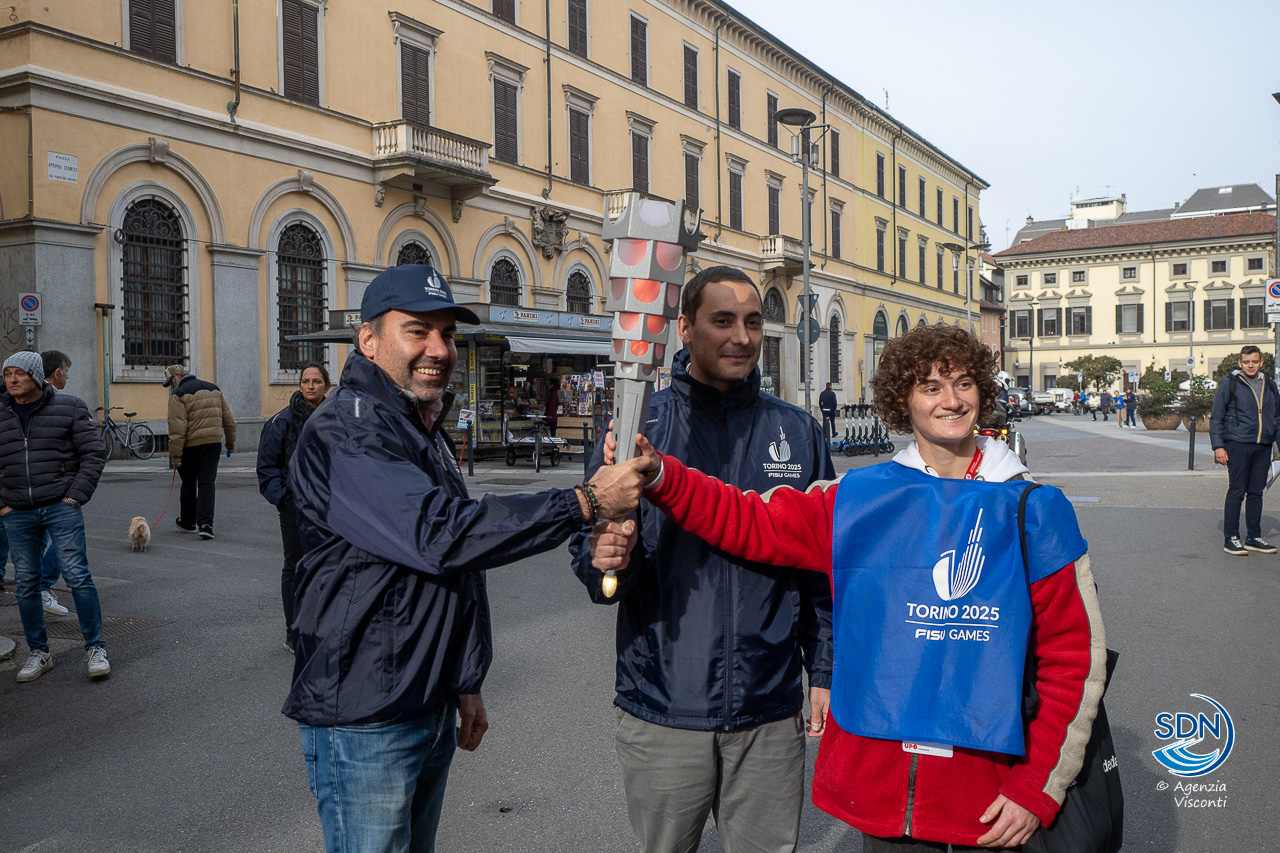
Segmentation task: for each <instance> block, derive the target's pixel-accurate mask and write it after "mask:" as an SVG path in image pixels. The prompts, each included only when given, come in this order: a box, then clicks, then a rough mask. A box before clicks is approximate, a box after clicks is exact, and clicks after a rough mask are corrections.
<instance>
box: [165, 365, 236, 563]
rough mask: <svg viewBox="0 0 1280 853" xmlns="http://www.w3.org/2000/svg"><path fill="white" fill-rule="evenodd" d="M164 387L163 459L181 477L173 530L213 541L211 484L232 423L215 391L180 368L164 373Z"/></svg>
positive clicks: (230, 442) (230, 445) (232, 434)
mask: <svg viewBox="0 0 1280 853" xmlns="http://www.w3.org/2000/svg"><path fill="white" fill-rule="evenodd" d="M164 376H165V380H164V385H165V387H166V388H168V389H169V461H170V462H171V463H172V464H173V467H174V468H177V469H178V476H179V477H181V478H182V493H181V496H180V498H179V508H178V518H177V519H176V521H177V525H178V529H179V530H184V531H186V532H188V533H192V532H195V531H197V530H198V531H199V533H200V538H201V539H212V538H213V499H214V480H215V479H216V478H217V476H218V455H219V454H220V453H221V452H222V444H223V441H224V440H225V442H226V446H227V455H228V456H230V455H231V452H232V451H234V450H235V449H236V419H235V415H233V414H232V413H231V406H229V405H228V404H227V400H226V398H225V397H223V396H222V391H221V389H219V388H218V386H217V385H214V384H213V383H212V382H205V381H204V380H202V379H199V378H197V377H196V376H195V375H193V374H190V373H187V372H186V371H185V370H184V369H183V367H182V365H180V364H171V365H169V366H168V367H166V368H165V369H164Z"/></svg>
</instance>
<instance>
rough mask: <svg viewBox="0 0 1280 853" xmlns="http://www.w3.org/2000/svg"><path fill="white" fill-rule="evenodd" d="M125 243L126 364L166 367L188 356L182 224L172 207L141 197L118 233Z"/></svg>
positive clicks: (122, 272)
mask: <svg viewBox="0 0 1280 853" xmlns="http://www.w3.org/2000/svg"><path fill="white" fill-rule="evenodd" d="M115 239H116V242H117V243H119V244H120V246H121V259H122V262H123V268H122V270H121V296H122V298H121V302H122V303H123V306H122V311H121V317H122V319H123V321H124V348H123V349H124V363H125V364H127V365H131V366H137V367H145V366H148V365H153V366H157V367H158V366H163V365H168V364H181V363H183V362H185V361H186V360H187V265H186V251H187V248H186V241H185V240H184V239H183V235H182V222H181V220H179V219H178V214H177V212H176V211H174V209H173V208H171V207H169V205H167V204H165V203H164V202H162V201H160V200H158V199H152V198H148V199H140V200H138V201H135V202H134V203H133V204H131V205H129V208H128V209H127V210H126V211H125V214H124V223H123V225H122V227H121V228H120V229H119V230H117V231H116V233H115Z"/></svg>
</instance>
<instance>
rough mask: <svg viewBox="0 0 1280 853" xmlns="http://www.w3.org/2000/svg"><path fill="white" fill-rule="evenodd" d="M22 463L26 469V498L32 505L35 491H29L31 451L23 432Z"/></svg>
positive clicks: (34, 500) (34, 502)
mask: <svg viewBox="0 0 1280 853" xmlns="http://www.w3.org/2000/svg"><path fill="white" fill-rule="evenodd" d="M22 464H23V466H24V467H26V469H27V500H29V501H31V505H32V506H35V504H36V496H35V493H34V492H33V491H31V451H30V449H29V448H28V447H27V436H26V434H25V433H23V436H22Z"/></svg>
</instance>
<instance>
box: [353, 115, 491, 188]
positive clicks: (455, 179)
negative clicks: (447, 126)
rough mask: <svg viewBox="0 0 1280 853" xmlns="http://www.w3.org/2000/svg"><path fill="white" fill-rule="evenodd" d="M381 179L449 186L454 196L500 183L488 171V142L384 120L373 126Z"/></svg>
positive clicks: (409, 123) (444, 131) (379, 178)
mask: <svg viewBox="0 0 1280 853" xmlns="http://www.w3.org/2000/svg"><path fill="white" fill-rule="evenodd" d="M373 156H374V158H375V159H376V160H377V161H378V167H377V171H378V180H380V181H383V182H396V181H397V178H398V179H399V180H400V181H413V182H427V183H435V184H439V185H441V186H445V187H449V188H450V190H451V191H452V195H453V197H454V199H467V198H472V197H474V196H476V195H479V194H480V193H481V192H483V191H484V189H485V188H486V187H491V186H493V185H494V184H496V183H497V179H495V178H494V177H493V176H491V175H490V174H489V144H488V143H487V142H481V141H479V140H478V139H469V138H468V137H465V136H459V135H458V134H456V133H450V132H449V131H447V130H441V129H440V128H438V127H431V126H429V125H422V124H414V123H412V122H408V121H403V120H401V121H384V122H380V123H378V124H375V125H374V126H373Z"/></svg>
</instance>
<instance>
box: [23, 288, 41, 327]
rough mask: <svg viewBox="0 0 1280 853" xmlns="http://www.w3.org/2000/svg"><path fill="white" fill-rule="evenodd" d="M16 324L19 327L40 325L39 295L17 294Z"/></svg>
mask: <svg viewBox="0 0 1280 853" xmlns="http://www.w3.org/2000/svg"><path fill="white" fill-rule="evenodd" d="M18 324H19V325H21V326H39V325H40V294H39V293H19V294H18Z"/></svg>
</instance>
